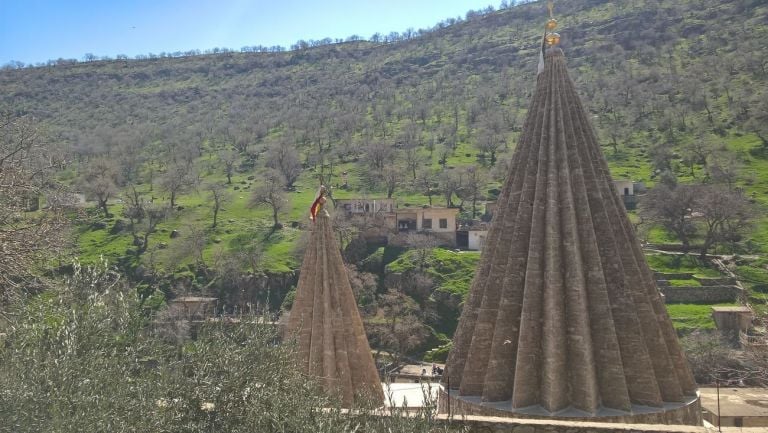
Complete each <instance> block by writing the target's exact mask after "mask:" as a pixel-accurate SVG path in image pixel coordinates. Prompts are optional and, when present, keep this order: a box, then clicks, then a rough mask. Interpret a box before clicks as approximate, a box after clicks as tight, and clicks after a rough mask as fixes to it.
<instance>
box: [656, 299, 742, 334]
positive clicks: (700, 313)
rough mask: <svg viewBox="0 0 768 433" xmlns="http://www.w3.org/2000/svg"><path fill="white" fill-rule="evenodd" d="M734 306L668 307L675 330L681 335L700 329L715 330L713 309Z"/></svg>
mask: <svg viewBox="0 0 768 433" xmlns="http://www.w3.org/2000/svg"><path fill="white" fill-rule="evenodd" d="M732 305H736V304H713V305H706V304H669V305H667V306H666V307H667V312H668V313H669V317H670V318H671V319H672V325H673V326H674V327H675V329H676V330H677V331H678V332H680V333H688V332H691V331H695V330H700V329H701V330H708V329H715V321H714V320H712V307H715V306H732Z"/></svg>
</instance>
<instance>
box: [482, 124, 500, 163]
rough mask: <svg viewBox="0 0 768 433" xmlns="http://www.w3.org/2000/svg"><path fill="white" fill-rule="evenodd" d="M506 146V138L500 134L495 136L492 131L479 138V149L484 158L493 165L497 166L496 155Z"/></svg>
mask: <svg viewBox="0 0 768 433" xmlns="http://www.w3.org/2000/svg"><path fill="white" fill-rule="evenodd" d="M504 145H505V143H504V138H503V137H502V136H501V135H500V134H495V133H493V132H491V131H485V132H483V133H482V134H481V135H480V136H479V137H478V138H477V143H476V146H477V149H478V150H479V151H480V152H481V154H482V156H483V158H485V157H486V156H487V157H488V160H489V161H490V163H491V165H494V164H496V154H497V153H498V152H499V149H501V148H502V147H503V146H504Z"/></svg>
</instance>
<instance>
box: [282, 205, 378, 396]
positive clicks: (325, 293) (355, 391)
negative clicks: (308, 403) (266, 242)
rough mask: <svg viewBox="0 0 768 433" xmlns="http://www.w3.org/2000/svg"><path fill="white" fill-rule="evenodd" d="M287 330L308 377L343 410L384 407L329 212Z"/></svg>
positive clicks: (313, 240)
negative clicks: (371, 403) (365, 402)
mask: <svg viewBox="0 0 768 433" xmlns="http://www.w3.org/2000/svg"><path fill="white" fill-rule="evenodd" d="M285 331H286V336H294V335H295V336H296V338H297V340H298V341H297V345H298V351H299V356H300V358H301V363H302V364H301V365H302V367H303V370H304V372H305V373H306V374H309V375H311V376H315V377H317V378H319V379H320V382H321V383H322V385H323V386H324V388H325V390H326V391H327V392H328V393H329V394H332V395H334V396H336V397H338V398H339V399H340V400H341V402H342V404H343V406H344V407H351V406H352V404H353V402H354V401H355V399H356V398H358V397H362V398H365V399H374V400H377V401H380V402H383V400H384V393H383V391H382V388H381V381H380V380H379V375H378V372H377V371H376V365H375V364H374V362H373V357H372V355H371V349H370V346H369V345H368V338H367V337H366V335H365V329H364V328H363V321H362V319H361V318H360V312H359V310H358V308H357V302H355V298H354V295H353V293H352V287H351V286H350V284H349V278H348V276H347V271H346V269H345V268H344V263H343V261H342V258H341V253H340V252H339V246H338V243H337V242H336V237H335V236H334V234H333V230H332V227H331V221H330V218H329V216H328V213H327V212H325V210H321V211H320V212H319V213H318V215H317V220H316V222H315V224H313V230H312V234H311V236H310V240H309V244H308V246H307V250H306V252H305V253H304V261H303V262H302V265H301V274H300V275H299V283H298V286H297V287H296V299H295V300H294V302H293V307H292V308H291V313H290V317H289V318H288V323H287V324H286V329H285Z"/></svg>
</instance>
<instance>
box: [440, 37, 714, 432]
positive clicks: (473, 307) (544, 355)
mask: <svg viewBox="0 0 768 433" xmlns="http://www.w3.org/2000/svg"><path fill="white" fill-rule="evenodd" d="M588 117H589V116H588V114H587V112H586V111H585V110H584V108H583V107H582V105H581V101H580V99H579V97H578V94H577V92H576V89H575V87H574V85H573V82H572V81H571V79H570V78H569V76H568V73H567V71H566V66H565V57H564V55H563V52H562V51H561V50H560V49H559V48H550V49H548V50H547V52H546V56H545V62H544V68H543V72H542V73H541V74H540V75H539V77H538V83H537V86H536V92H535V94H534V97H533V100H532V102H531V107H530V109H529V110H528V117H527V118H526V120H525V123H524V125H523V132H522V135H521V138H520V142H519V144H518V146H517V148H516V149H515V153H514V155H513V157H512V161H511V163H510V171H509V175H508V177H507V179H506V181H505V183H504V187H503V189H502V191H501V193H500V195H499V198H498V200H497V203H496V209H495V215H494V218H493V221H492V224H491V228H490V231H489V233H488V237H487V239H486V242H485V247H484V249H483V253H482V257H481V260H480V263H479V265H478V268H477V272H476V274H475V277H474V280H473V282H472V287H471V289H470V293H469V297H468V298H467V300H466V302H465V305H464V310H463V312H462V315H461V319H460V321H459V326H458V328H457V331H456V334H455V336H454V339H453V349H452V351H451V353H450V355H449V357H448V361H447V365H446V372H445V374H444V376H443V378H444V382H443V383H444V384H445V385H447V387H449V388H450V397H449V396H448V392H445V393H444V394H443V398H442V399H441V403H440V406H441V411H446V410H447V409H448V406H450V407H451V408H452V410H453V411H454V413H457V414H466V415H493V416H514V417H532V418H548V419H571V420H595V421H606V422H622V423H623V422H639V423H657V424H691V425H700V424H701V410H700V405H699V399H698V394H697V390H696V383H695V382H694V380H693V376H692V374H691V372H690V369H689V367H688V364H687V362H686V360H685V357H684V356H683V353H682V350H681V348H680V345H679V343H678V341H677V335H676V333H675V330H674V328H673V327H672V322H671V320H670V319H669V316H668V315H667V311H666V309H665V306H664V303H663V302H662V299H661V296H660V294H659V291H658V288H657V287H656V284H655V278H654V275H653V273H652V272H651V270H650V268H649V267H648V264H647V263H646V261H645V256H644V254H643V250H642V248H641V246H640V243H639V241H638V240H637V238H636V236H635V232H634V230H633V228H632V224H631V222H630V221H629V218H628V217H627V214H626V210H625V208H624V203H623V201H622V199H621V197H619V195H618V194H616V192H615V188H614V185H613V182H612V179H611V177H610V173H609V169H608V165H607V162H606V160H605V158H604V156H603V154H602V151H601V149H600V146H599V144H598V143H597V138H596V136H595V133H594V131H593V130H592V127H591V125H590V123H589V120H588Z"/></svg>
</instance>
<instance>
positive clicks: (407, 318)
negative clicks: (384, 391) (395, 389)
mask: <svg viewBox="0 0 768 433" xmlns="http://www.w3.org/2000/svg"><path fill="white" fill-rule="evenodd" d="M379 307H380V308H381V310H382V311H383V312H384V316H385V317H386V319H387V325H386V326H381V327H378V328H376V334H377V335H375V338H376V340H378V343H379V351H378V352H377V353H376V357H377V358H378V355H379V352H380V351H381V349H388V350H389V351H390V352H392V353H393V354H394V355H395V358H396V362H400V361H401V360H402V358H403V357H404V356H405V355H406V354H407V353H409V352H410V351H411V350H413V349H415V348H417V347H419V346H420V345H422V344H424V342H425V341H426V339H427V337H428V336H429V332H428V330H427V327H426V325H425V324H424V322H423V321H422V320H421V319H420V318H419V315H420V310H419V306H418V305H417V304H416V303H415V302H414V300H413V299H411V298H409V297H408V296H406V295H404V294H403V293H402V292H399V291H397V290H389V291H388V292H387V293H385V294H384V295H382V296H381V297H380V298H379Z"/></svg>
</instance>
